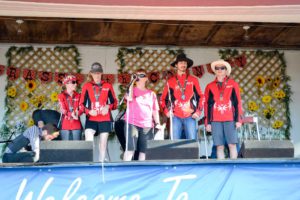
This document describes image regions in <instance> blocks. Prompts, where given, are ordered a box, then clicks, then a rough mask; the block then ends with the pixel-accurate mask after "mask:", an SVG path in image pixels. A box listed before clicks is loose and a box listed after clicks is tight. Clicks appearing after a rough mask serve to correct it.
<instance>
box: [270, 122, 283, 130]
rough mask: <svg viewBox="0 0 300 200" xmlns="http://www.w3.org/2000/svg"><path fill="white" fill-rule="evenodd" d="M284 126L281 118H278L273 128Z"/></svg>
mask: <svg viewBox="0 0 300 200" xmlns="http://www.w3.org/2000/svg"><path fill="white" fill-rule="evenodd" d="M282 126H283V121H280V120H276V121H275V122H274V123H273V124H272V128H274V129H280V128H281V127H282Z"/></svg>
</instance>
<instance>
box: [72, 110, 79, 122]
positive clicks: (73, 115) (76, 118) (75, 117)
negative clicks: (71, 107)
mask: <svg viewBox="0 0 300 200" xmlns="http://www.w3.org/2000/svg"><path fill="white" fill-rule="evenodd" d="M71 117H72V118H73V119H75V120H78V115H77V113H76V112H75V111H73V112H72V114H71Z"/></svg>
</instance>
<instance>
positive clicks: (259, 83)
mask: <svg viewBox="0 0 300 200" xmlns="http://www.w3.org/2000/svg"><path fill="white" fill-rule="evenodd" d="M265 82H266V80H265V78H264V77H263V76H257V77H256V86H257V87H259V88H261V87H263V86H264V84H265Z"/></svg>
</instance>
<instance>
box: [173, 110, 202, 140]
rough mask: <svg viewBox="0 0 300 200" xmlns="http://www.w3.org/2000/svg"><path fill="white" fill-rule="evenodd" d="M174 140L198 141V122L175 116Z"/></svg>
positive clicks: (190, 118)
mask: <svg viewBox="0 0 300 200" xmlns="http://www.w3.org/2000/svg"><path fill="white" fill-rule="evenodd" d="M172 122H173V139H175V140H176V139H196V136H197V130H196V120H195V119H193V118H192V117H187V118H180V117H176V116H173V120H172Z"/></svg>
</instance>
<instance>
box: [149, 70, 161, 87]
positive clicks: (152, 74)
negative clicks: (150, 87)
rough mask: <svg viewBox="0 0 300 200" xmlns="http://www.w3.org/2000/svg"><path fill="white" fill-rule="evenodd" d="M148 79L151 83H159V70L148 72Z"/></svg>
mask: <svg viewBox="0 0 300 200" xmlns="http://www.w3.org/2000/svg"><path fill="white" fill-rule="evenodd" d="M148 79H149V81H150V82H151V83H154V84H155V83H157V81H158V80H159V73H158V72H150V73H149V74H148Z"/></svg>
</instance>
